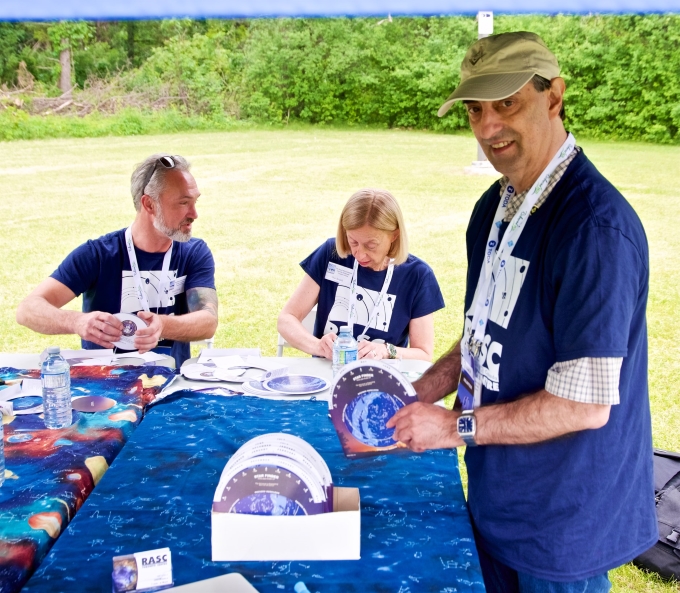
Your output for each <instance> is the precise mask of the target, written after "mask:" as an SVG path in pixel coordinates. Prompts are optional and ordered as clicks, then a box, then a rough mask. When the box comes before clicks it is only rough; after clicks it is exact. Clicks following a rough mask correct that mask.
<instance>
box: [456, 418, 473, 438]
mask: <svg viewBox="0 0 680 593" xmlns="http://www.w3.org/2000/svg"><path fill="white" fill-rule="evenodd" d="M475 428H476V426H475V417H474V416H469V415H467V414H463V415H462V416H460V417H459V418H458V434H459V435H461V436H463V435H470V436H474V434H475Z"/></svg>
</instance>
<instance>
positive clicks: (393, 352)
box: [385, 342, 397, 358]
mask: <svg viewBox="0 0 680 593" xmlns="http://www.w3.org/2000/svg"><path fill="white" fill-rule="evenodd" d="M385 347H386V348H387V357H388V358H396V357H397V347H396V346H395V345H394V344H388V343H387V342H385Z"/></svg>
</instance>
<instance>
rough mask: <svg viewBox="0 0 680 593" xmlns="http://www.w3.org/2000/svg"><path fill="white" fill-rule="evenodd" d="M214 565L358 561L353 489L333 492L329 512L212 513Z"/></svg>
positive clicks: (356, 503)
mask: <svg viewBox="0 0 680 593" xmlns="http://www.w3.org/2000/svg"><path fill="white" fill-rule="evenodd" d="M211 515H212V517H211V521H212V559H213V562H219V561H237V560H359V558H361V504H360V500H359V489H358V488H340V487H337V486H336V487H334V488H333V512H332V513H323V514H320V515H304V516H295V517H290V516H278V517H271V516H262V515H241V514H237V513H220V512H217V511H214V510H213V511H212V513H211Z"/></svg>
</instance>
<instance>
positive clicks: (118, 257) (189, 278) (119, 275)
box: [52, 229, 215, 368]
mask: <svg viewBox="0 0 680 593" xmlns="http://www.w3.org/2000/svg"><path fill="white" fill-rule="evenodd" d="M135 255H136V256H137V263H138V265H139V269H140V274H141V276H142V282H143V283H144V285H145V289H146V294H147V298H148V300H149V307H150V309H151V311H152V312H153V313H156V312H158V313H160V314H161V315H173V314H174V315H182V314H184V313H188V312H189V308H188V306H187V298H186V291H187V290H189V289H190V288H199V287H200V288H213V289H214V288H215V262H214V260H213V256H212V253H211V252H210V249H209V248H208V246H207V245H206V244H205V242H204V241H203V240H201V239H190V240H189V241H187V242H186V243H180V242H177V241H174V242H173V244H172V257H171V258H170V271H169V275H170V279H171V281H172V280H174V288H172V289H171V293H172V295H173V296H172V297H171V300H170V305H169V306H168V307H160V308H158V307H159V305H160V300H159V298H158V291H159V287H160V283H161V275H162V274H161V272H162V269H163V257H164V256H165V253H148V252H146V251H142V250H141V249H138V248H137V247H135ZM52 278H54V279H55V280H58V281H59V282H61V283H62V284H64V285H65V286H67V287H68V288H70V289H71V290H72V291H73V292H74V293H75V294H76V296H78V295H81V294H82V295H83V312H84V313H89V312H90V311H104V312H106V313H137V312H139V311H142V310H143V307H142V304H141V303H140V302H139V299H138V298H137V293H136V290H135V283H134V279H133V277H132V272H131V271H130V258H129V257H128V253H127V248H126V247H125V229H123V230H120V231H114V232H113V233H109V234H108V235H104V236H103V237H99V238H98V239H91V240H89V241H87V242H86V243H83V244H82V245H81V246H80V247H77V248H76V249H74V250H73V251H72V252H71V253H70V254H69V255H68V256H67V257H66V259H65V260H64V261H63V262H62V263H61V264H60V266H59V267H58V268H57V269H56V270H55V272H54V273H53V274H52ZM82 345H83V348H85V349H88V350H90V349H96V348H100V346H98V345H97V344H95V343H93V342H89V341H87V340H82ZM159 346H161V347H170V349H171V355H172V356H173V357H174V358H175V363H176V364H177V368H179V367H180V366H181V365H182V363H183V362H184V361H185V360H186V359H187V358H190V356H191V353H190V351H191V349H190V345H189V344H188V343H187V342H173V341H172V340H164V341H163V342H161V343H160V344H159Z"/></svg>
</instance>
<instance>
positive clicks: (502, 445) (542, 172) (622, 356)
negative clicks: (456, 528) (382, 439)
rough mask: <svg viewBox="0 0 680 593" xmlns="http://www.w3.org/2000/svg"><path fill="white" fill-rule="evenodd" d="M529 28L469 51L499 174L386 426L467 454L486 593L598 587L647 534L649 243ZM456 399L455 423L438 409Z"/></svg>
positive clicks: (462, 96) (650, 493)
mask: <svg viewBox="0 0 680 593" xmlns="http://www.w3.org/2000/svg"><path fill="white" fill-rule="evenodd" d="M559 74H560V69H559V65H558V63H557V59H556V58H555V56H554V55H553V54H552V53H551V52H550V50H549V49H548V48H547V47H546V45H545V44H544V43H543V41H542V40H541V39H540V38H539V37H538V36H537V35H535V34H533V33H527V32H517V33H504V34H501V35H492V36H490V37H487V38H485V39H480V40H479V41H477V42H475V43H474V44H473V45H472V46H471V47H470V49H469V50H468V52H467V53H466V55H465V58H464V60H463V63H462V65H461V82H460V85H459V86H458V87H457V88H456V89H455V90H454V92H453V93H452V94H451V95H450V96H449V98H448V99H447V101H446V102H445V103H444V104H443V105H442V107H441V109H440V110H439V115H440V116H443V115H444V114H445V113H446V112H447V111H448V110H449V109H450V108H451V106H452V105H453V104H454V103H455V102H457V101H462V102H463V103H464V105H465V108H466V109H467V114H468V118H469V121H470V126H471V128H472V131H473V132H474V134H475V137H476V138H477V141H478V142H479V143H480V145H481V146H482V149H483V150H484V153H485V154H486V155H487V157H488V159H489V161H491V163H492V164H493V166H494V167H495V168H496V170H497V171H499V172H501V173H502V174H503V175H504V177H503V178H502V179H500V180H499V181H497V182H496V183H494V184H493V185H492V186H491V187H490V188H489V190H488V191H487V192H486V193H484V195H483V196H482V197H481V199H480V200H479V201H478V202H477V204H476V205H475V208H474V210H473V212H472V216H471V219H470V222H469V225H468V229H467V234H466V241H467V254H468V273H467V288H466V294H465V311H466V313H465V329H464V332H463V337H462V338H461V339H460V340H459V341H458V342H456V343H455V345H454V346H453V348H452V349H451V351H450V352H449V353H448V354H446V355H444V356H443V357H442V358H441V359H439V360H438V361H437V362H436V363H435V365H434V366H433V367H432V368H431V369H430V370H429V371H428V372H427V373H425V375H423V377H422V378H421V379H419V380H418V381H416V382H415V383H414V387H415V388H416V391H417V393H418V399H419V402H418V403H415V404H412V405H410V406H407V407H405V408H402V410H400V411H399V412H397V414H395V415H394V417H393V418H392V419H390V421H389V422H388V423H387V426H388V427H395V438H397V439H398V440H400V441H402V442H403V443H405V444H406V445H408V446H409V447H410V448H412V449H413V450H415V451H423V450H425V449H431V448H440V447H458V446H462V445H466V446H467V449H466V452H465V461H466V465H467V470H468V502H469V508H470V517H471V519H472V523H473V527H474V530H475V538H476V542H477V547H478V550H479V555H480V561H481V565H482V572H483V575H484V581H485V584H486V587H487V591H489V592H495V591H498V592H504V593H505V592H514V591H519V592H521V593H528V592H530V593H538V592H539V591H541V592H543V591H546V592H547V591H550V592H565V593H567V592H569V593H571V592H572V591H587V592H588V593H600V592H602V593H605V592H607V591H609V589H610V587H611V583H610V581H609V578H608V576H607V573H608V571H609V570H610V569H612V568H614V567H616V566H619V565H621V564H623V563H625V562H628V561H630V560H632V559H633V558H635V557H636V556H638V555H639V554H641V553H642V552H644V551H645V550H647V549H648V548H650V547H651V546H652V545H653V544H654V543H655V542H656V539H657V529H656V518H655V511H654V490H653V485H652V484H653V483H652V439H651V421H650V411H649V395H648V389H647V329H646V323H645V310H646V305H647V293H648V285H649V264H648V260H649V256H648V250H647V240H646V237H645V233H644V229H643V228H642V224H641V223H640V220H639V218H638V217H637V215H636V214H635V212H634V211H633V209H632V208H631V206H630V204H628V202H627V201H626V200H625V199H624V198H623V196H622V195H621V194H620V193H619V192H618V191H617V190H616V189H615V188H614V186H613V185H612V184H611V183H609V182H608V181H607V180H606V179H605V178H604V177H603V176H602V175H601V174H600V173H599V172H598V171H597V169H596V168H595V167H594V165H593V164H592V163H591V162H590V161H589V160H588V159H587V157H586V156H585V154H584V152H583V150H581V149H580V148H579V147H578V146H576V142H575V140H574V137H573V136H572V135H571V134H568V133H567V131H566V129H565V127H564V124H563V118H564V109H563V96H564V93H565V83H564V80H563V79H562V78H560V76H559ZM456 390H457V394H458V398H457V401H458V406H456V409H454V410H453V411H448V410H446V409H444V408H442V407H439V406H435V405H433V404H434V402H436V401H437V400H439V399H441V398H442V397H444V396H445V395H447V394H449V393H452V392H455V391H456Z"/></svg>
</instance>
